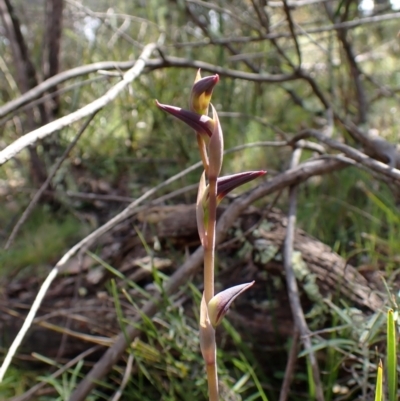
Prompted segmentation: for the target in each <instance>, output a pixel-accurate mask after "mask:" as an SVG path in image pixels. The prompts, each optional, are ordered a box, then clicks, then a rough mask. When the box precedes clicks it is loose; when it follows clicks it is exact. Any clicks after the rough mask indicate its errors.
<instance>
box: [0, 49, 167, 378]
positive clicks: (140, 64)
mask: <svg viewBox="0 0 400 401" xmlns="http://www.w3.org/2000/svg"><path fill="white" fill-rule="evenodd" d="M155 47H156V45H155V44H150V45H147V46H146V47H145V48H144V50H143V53H142V55H141V56H140V57H139V59H138V61H137V63H136V64H135V66H134V67H133V68H132V69H131V70H129V71H128V72H127V73H126V74H125V75H124V79H123V81H122V82H120V83H118V84H117V85H115V86H114V87H113V88H112V89H110V90H109V91H108V92H107V94H106V95H105V96H102V97H101V98H100V99H98V100H101V102H100V104H97V107H96V108H94V109H93V110H92V111H91V113H88V114H93V113H95V112H96V111H97V110H100V109H101V107H103V103H104V102H105V103H104V105H105V104H107V103H108V102H109V101H111V100H112V99H114V98H115V97H116V96H117V95H118V94H119V92H121V91H122V90H123V89H124V88H125V87H126V86H127V85H128V84H129V83H130V82H131V81H132V80H134V79H135V78H136V77H138V76H139V74H140V73H141V71H142V70H143V68H144V66H145V60H146V59H147V58H148V57H150V55H151V53H152V52H153V50H154V49H155ZM94 103H95V102H94ZM89 106H90V105H89ZM86 107H87V106H86ZM83 109H85V107H84V108H83ZM83 109H81V110H83ZM73 114H74V113H73ZM67 117H68V116H67ZM82 117H84V116H82ZM80 118H81V117H80ZM58 121H59V120H58ZM51 124H52V123H50V124H48V125H51ZM33 132H34V131H33ZM23 138H24V137H23ZM23 138H21V139H23ZM16 142H18V140H17V141H16ZM16 142H14V144H15V143H16ZM28 142H29V140H28ZM28 144H29V143H28ZM10 146H13V145H10ZM18 146H19V147H18ZM18 146H17V147H13V148H12V149H11V151H8V152H6V155H7V156H10V157H12V156H13V153H14V151H15V150H18V149H20V150H22V149H23V148H24V147H25V146H27V145H26V143H25V141H22V143H20V145H18ZM21 146H22V147H21ZM8 148H10V147H8ZM8 148H6V149H5V150H4V151H3V152H5V151H6V150H7V149H8ZM0 153H2V152H0ZM0 158H1V157H0ZM7 160H8V159H7ZM163 184H164V183H163ZM156 188H157V187H156ZM149 192H151V191H148V193H149ZM144 196H145V195H143V196H142V197H140V198H139V199H137V200H136V201H135V202H133V203H132V204H131V205H130V206H128V207H127V208H126V209H125V210H124V211H123V212H121V213H120V214H118V215H117V216H116V217H114V218H113V219H111V220H110V221H109V222H108V223H106V224H105V225H103V226H102V227H100V228H99V229H97V230H95V231H94V232H93V233H92V234H90V235H89V236H87V237H86V238H85V239H83V240H82V241H80V242H79V243H78V244H76V245H75V246H74V247H72V248H71V249H70V250H69V251H68V252H67V253H66V254H65V255H64V256H63V257H62V258H61V260H60V261H59V262H58V263H57V264H56V266H55V267H54V268H53V269H52V270H51V271H50V273H49V275H48V276H47V277H46V280H45V281H44V283H43V284H42V286H41V287H40V290H39V292H38V294H37V296H36V298H35V300H34V302H33V304H32V307H31V309H30V311H29V313H28V315H27V317H26V319H25V321H24V324H23V325H22V327H21V329H20V331H19V332H18V334H17V336H16V337H15V339H14V341H13V343H12V344H11V346H10V348H9V350H8V352H7V355H6V357H5V358H4V361H3V364H2V365H1V367H0V383H1V382H2V381H3V378H4V375H5V373H6V371H7V369H8V367H9V366H10V363H11V361H12V358H13V356H14V354H15V353H16V351H17V349H18V347H19V345H20V344H21V342H22V340H23V339H24V337H25V334H26V333H27V331H28V329H29V327H30V326H31V324H32V321H33V319H34V318H35V315H36V313H37V311H38V309H39V307H40V304H41V303H42V300H43V298H44V296H45V295H46V293H47V290H48V289H49V287H50V285H51V283H52V282H53V280H54V279H55V278H56V277H57V274H58V272H59V270H60V268H61V267H62V266H63V265H64V264H65V263H66V262H67V260H69V258H71V256H73V255H74V254H75V253H76V252H77V251H78V250H80V249H81V248H82V247H83V246H86V245H87V244H89V243H91V241H92V240H93V239H95V238H98V237H99V236H100V235H102V234H103V233H104V232H107V231H108V230H109V228H110V227H113V226H114V225H115V224H117V223H118V222H120V221H123V220H124V219H125V218H126V217H127V216H129V213H131V211H132V210H133V209H134V208H135V207H136V204H138V203H139V202H141V201H142V200H143V197H144ZM149 196H150V195H149ZM139 200H140V201H139Z"/></svg>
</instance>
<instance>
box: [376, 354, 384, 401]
mask: <svg viewBox="0 0 400 401" xmlns="http://www.w3.org/2000/svg"><path fill="white" fill-rule="evenodd" d="M382 370H383V368H382V361H379V366H378V374H377V375H376V387H375V401H383V394H382Z"/></svg>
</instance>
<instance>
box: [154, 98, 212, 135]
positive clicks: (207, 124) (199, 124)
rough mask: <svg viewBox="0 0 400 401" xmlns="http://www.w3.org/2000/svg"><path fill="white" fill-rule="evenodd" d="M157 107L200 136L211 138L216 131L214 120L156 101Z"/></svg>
mask: <svg viewBox="0 0 400 401" xmlns="http://www.w3.org/2000/svg"><path fill="white" fill-rule="evenodd" d="M156 105H157V107H158V108H160V109H161V110H164V111H166V112H167V113H169V114H171V115H173V116H174V117H176V118H178V119H179V120H181V121H183V122H184V123H186V124H187V125H189V127H191V128H193V129H194V130H195V131H196V132H198V133H199V134H200V135H205V136H206V137H211V135H212V133H213V130H214V122H213V120H212V118H210V117H208V116H205V115H201V114H198V113H195V112H193V111H190V110H185V109H182V108H180V107H175V106H169V105H167V104H161V103H159V102H158V100H156Z"/></svg>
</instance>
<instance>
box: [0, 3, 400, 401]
mask: <svg viewBox="0 0 400 401" xmlns="http://www.w3.org/2000/svg"><path fill="white" fill-rule="evenodd" d="M0 3H1V9H0V12H1V13H2V19H1V21H0V77H1V79H0V108H1V106H3V105H5V104H7V103H8V102H10V101H11V100H13V99H16V98H18V97H19V96H20V95H21V94H22V93H24V92H27V91H28V90H30V89H32V88H34V87H35V86H36V85H38V84H39V83H40V82H43V81H45V80H46V79H49V78H50V77H52V76H55V75H57V74H59V73H61V72H64V71H67V70H70V69H72V68H75V67H81V66H85V65H88V64H91V63H96V62H102V61H114V62H116V63H117V62H124V61H129V60H135V59H136V58H137V57H138V56H139V54H140V52H141V50H142V48H143V46H144V45H146V44H148V43H151V42H158V43H159V49H158V50H157V51H156V52H154V54H153V58H154V59H157V60H158V61H157V63H154V64H153V65H152V64H151V63H150V64H149V65H148V67H146V69H145V71H144V74H142V75H141V76H140V77H139V78H138V79H136V80H135V81H134V82H133V83H132V85H130V87H129V90H126V91H124V92H122V93H121V94H120V95H119V96H118V97H117V99H116V100H115V101H113V102H112V103H110V104H108V105H107V106H106V107H104V108H103V109H102V110H101V111H100V112H99V113H98V114H97V115H96V116H95V118H94V120H93V121H92V122H91V124H90V125H89V127H88V128H87V129H86V131H85V132H84V134H83V135H82V137H81V138H80V140H79V141H78V143H77V145H76V146H75V147H74V148H73V149H72V151H71V152H70V154H69V156H68V157H67V158H66V160H65V161H64V162H63V164H62V166H61V167H60V168H59V169H58V171H57V173H56V175H55V177H54V178H53V179H52V181H51V184H50V186H49V187H48V190H47V191H46V192H45V194H44V195H43V196H42V198H41V200H40V202H39V203H38V205H37V206H36V207H35V210H34V211H33V213H32V214H31V216H30V217H29V218H28V220H27V221H26V223H25V224H24V225H23V226H22V228H21V230H20V231H19V233H18V235H17V237H16V239H15V241H14V243H13V244H12V246H11V247H10V248H9V249H8V250H4V251H0V275H1V277H2V281H1V282H2V283H4V286H7V285H8V284H7V283H9V282H10V280H17V279H21V278H24V277H25V278H26V277H31V276H36V277H45V275H46V272H47V271H48V270H49V268H50V267H51V266H52V265H53V264H54V263H55V262H56V261H57V260H58V259H59V258H60V257H61V256H62V254H63V253H64V252H65V251H66V250H68V248H69V247H70V246H72V245H73V244H74V243H76V242H77V241H78V240H80V239H81V238H83V237H84V236H85V235H87V234H88V233H90V232H91V231H93V229H95V228H97V227H98V226H99V225H101V224H103V223H104V222H106V221H108V220H109V219H110V218H111V217H112V216H114V215H115V214H116V213H118V212H119V211H121V210H122V209H123V208H124V207H125V206H126V205H127V204H128V203H129V202H130V201H132V200H134V199H136V198H138V197H139V196H140V195H142V194H143V193H145V192H146V191H147V190H148V189H150V188H152V187H154V186H155V185H157V184H159V183H160V182H162V181H164V180H166V179H167V178H169V177H171V176H172V175H174V174H177V173H178V172H180V171H182V170H183V169H185V168H186V167H188V166H190V165H192V164H194V163H195V162H197V161H198V152H197V149H196V146H194V144H195V142H194V138H193V135H192V134H191V133H190V132H188V130H187V128H186V127H185V126H184V125H183V124H181V123H180V122H177V121H175V120H173V119H172V118H171V117H170V116H168V115H166V114H164V113H162V112H160V111H159V110H158V109H157V108H156V107H155V105H154V100H155V99H158V100H160V101H161V102H163V103H168V104H172V105H176V106H181V107H185V105H186V104H187V101H188V95H189V91H190V88H191V84H192V82H193V79H194V75H195V72H196V68H195V67H196V65H195V64H194V63H193V61H200V62H203V63H206V64H207V65H206V66H205V68H203V75H206V74H209V73H219V74H220V76H221V79H220V83H219V84H218V87H217V88H216V90H215V92H214V95H213V102H214V105H215V107H216V108H217V110H218V112H219V115H220V119H221V123H222V126H223V130H224V135H225V148H226V149H229V148H232V147H235V146H238V145H243V144H246V143H250V142H259V141H282V140H288V139H290V138H291V137H293V136H294V135H295V134H296V133H298V132H300V131H301V130H303V129H307V128H314V129H317V130H320V131H321V132H325V130H326V129H327V128H329V129H330V135H331V137H332V138H334V139H336V140H338V141H340V142H342V143H345V144H347V145H349V146H352V147H354V148H356V149H359V150H362V149H363V146H364V145H365V144H363V143H361V142H360V141H357V138H355V137H354V136H353V135H352V132H351V130H349V129H348V126H347V125H346V124H345V123H346V122H351V123H352V124H354V125H355V126H357V127H359V129H360V130H362V131H363V132H364V133H365V134H366V135H372V136H374V137H376V136H378V137H379V138H381V139H383V140H385V141H387V142H388V143H390V144H393V145H397V144H398V142H399V124H400V117H399V115H400V114H399V111H398V108H399V107H400V104H399V90H400V71H399V68H398V58H399V52H400V43H399V38H398V31H399V30H400V25H399V19H400V12H398V11H397V7H399V8H400V2H398V1H393V2H390V1H387V0H379V1H378V0H375V1H373V0H370V1H366V0H363V1H358V0H290V1H289V0H288V1H283V2H281V1H267V0H264V1H263V0H237V1H236V0H232V1H229V0H215V1H201V0H134V1H122V0H115V1H113V2H112V3H110V2H107V1H104V0H98V1H97V0H96V1H95V0H92V1H90V0H79V1H75V0H35V1H29V2H27V1H24V0H0ZM10 15H12V16H14V20H13V22H12V23H11V25H10V22H9V21H8V22H7V17H8V16H10ZM15 21H17V22H15ZM10 26H12V27H13V28H14V33H13V34H12V33H10ZM16 27H17V28H18V29H19V32H20V33H21V37H19V36H18V35H17V34H16V32H18V29H17V28H16ZM15 47H17V50H16V49H15ZM121 68H122V67H117V68H115V69H109V70H107V71H104V70H101V69H100V70H98V69H97V70H96V69H93V72H91V73H89V74H80V75H77V76H75V77H73V78H72V79H68V80H66V81H64V82H62V83H61V84H59V85H58V86H57V87H54V88H53V89H51V90H49V91H47V92H46V94H44V95H41V96H39V97H37V98H36V99H35V100H34V101H32V102H29V103H28V104H26V105H25V106H23V107H21V108H19V109H15V110H13V111H11V112H10V113H8V114H7V115H1V119H0V124H1V126H0V127H1V128H0V148H2V149H3V148H5V147H6V146H7V145H9V144H11V143H12V142H13V141H15V140H16V139H17V138H19V137H21V136H22V135H24V134H26V133H28V132H30V131H32V130H33V129H35V128H38V127H40V126H43V125H45V124H46V123H48V122H50V121H54V120H57V119H58V118H60V117H62V116H65V115H67V114H69V113H71V112H73V111H75V110H77V109H79V108H81V107H83V106H84V105H87V104H89V103H90V102H92V101H94V100H95V99H97V98H99V97H100V96H102V95H103V94H104V93H105V92H106V91H107V90H108V89H109V88H110V87H111V86H112V85H114V84H116V83H117V82H119V81H120V79H121V76H122V74H123V72H124V71H123V70H122V69H121ZM239 73H243V75H242V76H240V75H239ZM256 76H258V77H264V78H263V79H261V78H260V79H257V78H256ZM81 125H82V121H79V122H76V123H73V124H71V125H70V126H68V127H67V128H64V129H62V130H60V131H59V132H56V133H54V134H53V135H51V136H50V137H48V138H46V139H45V140H43V141H41V142H39V143H37V144H36V145H35V146H32V147H30V148H29V150H25V151H23V152H22V153H20V154H19V155H17V156H16V157H15V158H13V159H12V160H10V161H9V162H8V163H6V164H4V165H3V166H2V167H1V168H0V199H1V205H2V207H1V208H0V238H1V240H2V242H3V243H4V244H5V243H6V241H7V238H8V237H9V235H10V233H11V231H12V229H13V227H14V225H15V223H16V222H17V220H18V219H19V217H20V216H21V214H22V213H23V211H24V210H25V209H26V207H27V206H28V204H29V202H30V200H31V198H32V196H33V195H34V193H35V192H36V191H37V190H38V188H39V187H40V186H41V185H42V184H43V182H44V181H45V180H46V178H47V176H48V174H49V172H50V170H51V168H52V166H53V165H54V164H55V163H56V161H57V160H58V158H59V157H60V156H61V155H62V154H63V152H64V151H65V149H66V148H67V146H68V145H69V143H70V142H71V141H72V139H73V138H74V136H75V135H76V133H77V132H78V131H79V129H80V128H81ZM327 153H332V152H331V151H327ZM290 154H291V148H290V147H279V148H277V147H265V146H262V147H252V148H248V149H244V150H241V151H237V152H233V153H230V154H228V155H227V156H226V158H225V163H224V168H223V169H224V171H223V173H225V174H229V173H233V172H239V171H243V170H259V169H266V170H268V173H269V176H270V177H274V176H276V175H278V174H279V173H281V172H283V171H285V170H286V169H287V168H288V167H289V161H290ZM314 156H315V155H314V153H313V152H312V151H310V150H305V151H304V152H303V156H302V160H307V159H309V158H312V157H314ZM383 161H384V162H387V160H386V161H385V160H383ZM395 167H396V164H395ZM397 167H399V166H398V165H397ZM198 175H199V171H195V172H193V173H190V174H188V175H186V176H185V177H183V178H182V179H180V180H179V181H178V182H176V183H174V184H172V185H170V186H168V187H167V188H165V189H163V190H162V191H160V194H162V193H169V192H172V191H173V190H175V189H179V188H182V187H186V186H188V185H191V184H195V183H196V182H197V181H198ZM163 191H164V192H163ZM91 195H92V197H91ZM194 199H195V191H194V192H193V191H192V192H188V193H187V194H184V195H181V197H180V198H179V199H178V201H179V202H181V203H192V202H194ZM270 202H272V198H271V199H266V200H265V201H264V202H260V205H259V206H261V207H262V206H264V205H265V204H268V203H270ZM287 202H288V200H287V196H286V194H285V193H283V194H282V195H281V196H280V197H279V199H278V201H277V204H276V206H278V207H279V208H281V209H282V210H284V211H285V210H286V209H287ZM170 203H171V202H170ZM399 203H400V191H399V185H398V182H397V183H396V182H390V181H388V180H387V179H382V177H381V176H378V175H376V174H371V172H370V171H365V170H363V169H360V168H358V167H357V166H355V167H348V168H346V169H344V170H342V171H340V172H335V173H332V174H329V175H325V176H323V177H319V176H316V177H313V178H312V179H310V180H309V181H308V182H306V183H304V184H302V185H301V186H300V189H299V201H298V216H297V217H298V224H299V226H300V227H301V228H302V229H304V230H305V231H306V232H307V233H308V234H310V235H311V236H314V237H315V238H317V239H318V240H320V241H322V242H324V243H325V244H327V245H329V246H330V247H332V249H333V250H334V251H336V252H338V253H339V254H340V255H341V256H342V257H344V258H345V259H346V260H349V261H350V262H351V263H352V264H353V265H354V266H357V267H359V268H360V269H361V270H362V269H364V270H367V271H373V272H375V271H380V272H381V273H382V275H383V276H384V277H385V279H386V280H387V281H388V282H389V283H390V286H391V290H392V291H393V293H396V291H397V285H396V275H397V272H398V270H399V267H400V254H399V243H400V232H399V226H400V225H399V223H400V222H399V219H400V218H399ZM164 279H165V278H164V277H161V278H160V280H161V281H163V280H164ZM189 290H190V291H189ZM106 291H107V292H108V293H112V288H111V287H107V288H106ZM186 291H189V292H190V293H191V294H192V295H191V299H194V300H195V301H196V302H198V293H197V290H196V289H195V288H194V287H193V288H192V287H190V289H189V288H188V289H186ZM117 292H118V291H117ZM0 294H1V292H0ZM114 295H115V294H114ZM115 296H116V295H115ZM171 305H172V303H171V304H169V303H168V300H166V301H165V305H164V306H163V308H162V310H160V314H159V315H158V319H159V322H160V321H162V322H164V323H162V324H161V323H159V322H158V323H157V324H156V325H155V324H154V323H153V322H152V321H151V320H145V321H144V323H143V331H144V333H145V334H144V336H143V338H141V339H140V341H139V340H138V343H137V344H136V346H137V347H138V349H139V351H138V352H136V354H135V355H136V359H135V362H134V366H135V367H134V373H133V374H132V378H131V381H130V382H129V384H128V385H127V386H126V388H125V390H124V391H125V392H124V395H123V398H122V399H127V400H128V399H131V400H136V399H137V400H139V399H140V400H161V399H162V400H178V399H182V400H183V399H187V400H189V399H191V400H202V399H204V398H205V393H204V392H205V388H206V386H205V384H204V377H203V373H202V372H203V371H202V369H203V368H202V361H201V358H200V355H199V352H198V343H197V341H198V340H197V334H196V330H197V329H196V325H197V323H196V312H193V313H192V314H191V315H189V316H186V315H185V313H184V312H183V308H182V307H180V308H173V307H172V306H171ZM288 307H289V306H288ZM341 307H343V305H341ZM347 307H349V308H351V305H347ZM345 309H346V308H345ZM194 310H195V308H194ZM343 310H344V309H340V310H339V309H338V310H334V309H332V311H331V314H332V327H336V328H337V329H336V330H333V331H332V333H333V334H332V335H330V336H329V337H328V338H329V341H332V344H334V345H332V346H329V347H328V342H327V343H325V344H322V345H321V344H320V345H319V346H320V348H321V349H322V348H323V349H324V351H323V353H322V354H321V363H322V366H323V369H322V370H323V374H324V392H325V397H326V398H325V399H326V400H353V399H365V400H366V399H367V398H365V397H366V396H367V395H369V394H370V391H369V390H370V387H368V386H369V384H368V383H373V377H374V366H375V365H373V366H372V364H376V363H377V361H378V358H377V357H376V355H374V351H373V350H372V349H373V345H374V344H376V343H379V339H380V337H379V336H380V333H381V332H380V328H381V325H382V322H383V321H382V320H380V318H379V316H380V315H379V311H374V314H372V315H371V313H370V314H368V316H367V317H365V319H364V320H362V321H360V322H359V324H358V326H357V327H355V326H354V322H353V321H352V320H349V314H347V312H343ZM346 311H348V310H347V309H346ZM373 319H374V320H373ZM121 321H124V318H123V316H121ZM352 322H353V323H352ZM158 324H159V326H160V327H161V328H162V329H161V328H160V327H156V326H157V325H158ZM310 325H312V321H310ZM334 325H336V326H334ZM372 325H373V326H374V327H375V325H376V327H377V329H376V336H372V335H371V336H370V337H368V341H364V342H363V341H360V336H361V335H362V333H363V332H364V331H365V330H366V328H367V329H368V330H369V328H370V327H371V326H372ZM350 326H353V327H350ZM0 327H1V326H0ZM160 333H161V335H160ZM224 333H227V334H226V336H227V337H229V340H226V341H228V342H231V343H232V342H233V343H235V350H234V351H229V350H227V351H224V350H223V351H221V356H220V361H221V365H220V367H221V383H222V392H223V394H224V395H223V398H222V399H224V400H258V399H260V400H267V399H269V400H274V399H278V395H279V383H280V382H281V381H282V378H283V376H284V368H285V363H286V356H287V350H288V349H290V342H291V340H290V339H288V340H287V341H286V339H285V343H284V344H281V345H284V347H283V348H284V349H281V350H280V351H281V352H280V354H279V358H277V359H276V362H275V360H274V361H271V364H272V365H274V364H275V363H276V368H275V369H274V374H273V377H271V371H270V369H266V368H265V367H264V366H261V365H260V364H259V363H258V362H257V361H256V359H255V358H254V355H253V354H252V352H251V349H250V348H251V347H250V348H249V346H248V344H246V343H243V342H241V341H240V338H238V336H239V335H238V333H237V332H236V331H235V329H234V327H233V326H230V325H229V324H228V323H226V327H225V331H224ZM178 340H179V341H178ZM326 341H328V339H327V340H326ZM177 343H179V344H180V345H179V347H178V346H177ZM0 345H1V344H0ZM140 347H142V348H140ZM3 348H4V347H3ZM160 350H162V356H160V355H159V353H160ZM2 351H6V350H5V349H3V350H2ZM275 351H276V350H275ZM265 352H268V350H266V351H265ZM153 353H155V354H156V355H153ZM350 354H357V358H355V359H354V361H353V362H354V364H353V365H351V366H346V367H345V369H344V371H346V372H347V373H346V374H342V375H341V376H340V375H339V374H336V373H335V372H337V371H339V366H340V364H341V362H342V360H343V355H350ZM360 355H361V356H362V357H360V358H361V359H360V358H359V356H360ZM43 358H44V357H42V359H41V360H42V362H43ZM362 358H364V359H362ZM360 361H361V362H360ZM46 363H52V364H54V366H55V365H57V364H59V365H58V366H60V364H61V362H55V361H54V360H51V361H50V360H46ZM363 363H364V365H363ZM360 364H361V365H360ZM356 365H357V366H356ZM46 366H47V365H46ZM84 369H85V367H84V366H82V365H80V364H78V365H75V366H73V367H72V368H71V369H69V370H66V372H65V373H63V375H62V376H59V377H58V378H57V379H52V378H50V376H49V374H50V373H49V372H50V371H49V369H48V368H45V369H44V370H43V367H42V365H38V366H37V367H36V365H35V368H32V367H31V365H29V366H28V367H27V368H26V367H25V366H24V364H23V363H22V364H21V363H18V364H17V365H16V366H13V368H12V370H10V371H9V373H8V376H7V380H6V381H5V382H4V383H2V384H1V385H0V398H2V399H8V398H11V397H14V396H17V395H19V394H22V393H24V392H25V391H26V390H27V389H28V388H30V387H31V386H33V385H34V384H35V383H37V382H38V381H39V382H46V383H48V384H49V386H47V391H50V393H49V394H50V395H47V394H46V391H43V394H42V395H41V396H37V397H38V399H41V400H47V399H51V400H53V399H60V400H67V399H68V397H69V394H70V392H71V389H72V388H73V387H74V386H75V383H76V382H77V381H79V379H80V378H81V377H82V375H83V373H82V372H83V371H84ZM121 372H123V369H122V368H121V367H117V368H116V370H115V371H114V372H113V374H111V376H110V377H109V380H108V382H107V383H105V384H104V391H100V390H99V391H98V392H97V393H94V394H93V395H92V396H91V398H88V399H93V400H94V399H96V400H97V399H109V398H108V397H109V394H110V393H111V391H114V390H115V388H116V387H117V386H118V384H119V382H118V380H119V379H117V378H116V377H113V376H112V375H115V376H118V377H120V376H121ZM370 379H371V381H369V380H370ZM166 381H167V382H169V383H173V384H171V385H167V384H165V382H166ZM294 382H295V384H296V385H294V386H293V393H291V396H290V398H289V399H292V400H301V399H302V400H304V399H313V393H312V386H311V387H309V386H308V384H307V383H308V374H307V367H306V365H305V364H303V365H301V367H300V368H298V369H297V373H296V376H295V379H294ZM49 389H50V390H49ZM55 393H56V394H57V395H56V396H55V395H54V394H55ZM57 397H58V398H57ZM368 399H369V398H368Z"/></svg>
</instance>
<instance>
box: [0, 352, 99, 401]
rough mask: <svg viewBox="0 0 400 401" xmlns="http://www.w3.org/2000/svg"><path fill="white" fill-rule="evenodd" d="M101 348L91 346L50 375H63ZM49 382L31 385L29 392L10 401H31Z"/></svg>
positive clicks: (54, 377) (54, 376) (53, 376)
mask: <svg viewBox="0 0 400 401" xmlns="http://www.w3.org/2000/svg"><path fill="white" fill-rule="evenodd" d="M100 349H101V346H100V345H95V346H94V347H91V348H89V349H87V350H85V351H84V352H82V353H81V354H79V355H78V356H76V357H75V358H73V359H71V360H70V361H68V362H67V363H66V364H65V365H64V366H63V367H61V368H60V369H58V370H57V371H56V372H54V373H52V374H51V375H50V377H51V378H52V379H56V378H57V377H59V376H60V375H62V374H63V373H65V372H66V371H67V370H68V369H69V368H71V367H72V366H74V365H75V364H76V363H78V362H79V361H81V360H82V359H84V358H86V357H87V356H89V355H90V354H93V353H94V352H97V351H99V350H100ZM47 384H48V383H47V382H45V381H42V382H40V383H38V384H35V385H34V386H33V387H31V388H30V389H29V390H28V391H27V392H25V393H24V394H21V395H19V396H16V397H13V398H10V399H9V400H8V401H29V400H32V399H33V396H34V395H35V394H36V393H37V392H38V391H39V390H40V389H42V388H43V387H45V386H46V385H47Z"/></svg>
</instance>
